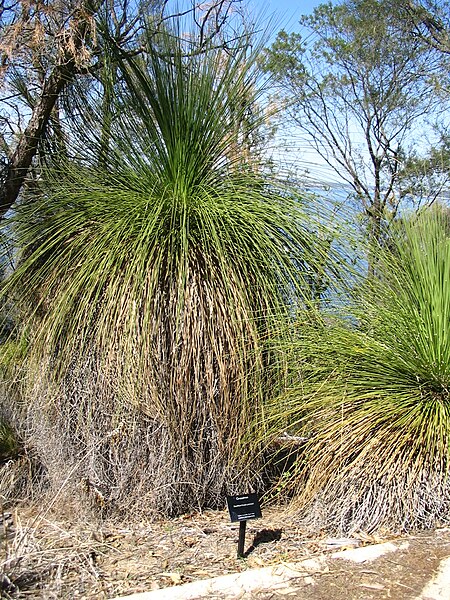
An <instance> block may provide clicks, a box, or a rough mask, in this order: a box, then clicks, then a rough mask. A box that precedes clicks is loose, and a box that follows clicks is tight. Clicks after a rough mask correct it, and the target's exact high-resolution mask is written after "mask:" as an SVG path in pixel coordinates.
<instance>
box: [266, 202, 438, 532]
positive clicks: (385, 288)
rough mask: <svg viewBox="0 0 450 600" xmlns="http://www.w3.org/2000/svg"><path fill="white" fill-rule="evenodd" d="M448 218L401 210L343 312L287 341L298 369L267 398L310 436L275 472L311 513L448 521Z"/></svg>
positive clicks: (354, 520) (382, 521)
mask: <svg viewBox="0 0 450 600" xmlns="http://www.w3.org/2000/svg"><path fill="white" fill-rule="evenodd" d="M448 223H449V221H448V212H447V211H446V210H443V209H435V210H431V209H430V210H429V212H424V213H422V214H421V215H420V216H418V217H411V218H409V219H407V220H404V221H402V222H401V223H400V224H399V225H398V227H397V228H396V229H395V230H394V231H393V233H392V239H391V242H390V246H389V248H388V249H386V248H385V249H380V250H379V256H380V272H379V277H378V278H376V279H375V278H374V279H372V280H371V281H370V283H369V284H367V285H363V286H362V288H360V289H359V290H358V295H357V297H356V299H355V301H354V303H353V305H352V306H351V307H350V311H349V313H348V312H347V315H346V318H342V319H339V318H337V319H335V320H332V321H327V323H324V324H323V325H322V326H321V327H318V326H317V324H316V326H315V328H314V329H312V328H310V327H308V326H307V325H304V326H303V327H302V328H299V334H298V339H297V342H296V344H295V346H294V348H292V347H291V348H290V356H291V357H293V359H294V360H295V361H296V364H297V373H299V374H300V376H299V377H298V380H297V383H295V384H292V386H291V388H290V389H289V390H288V392H287V393H286V394H285V395H283V396H282V398H280V399H278V401H277V402H276V403H275V404H274V411H273V415H274V416H273V419H274V420H273V423H275V424H276V425H275V427H274V430H275V431H279V430H280V428H281V427H283V428H285V427H286V426H290V427H291V431H294V432H298V433H299V434H300V435H303V436H304V437H305V438H307V441H306V442H305V443H304V446H303V448H302V452H301V454H300V458H299V459H298V460H297V463H296V465H295V466H294V467H293V468H292V469H291V471H290V472H289V473H288V474H284V478H283V480H282V482H280V483H283V485H284V486H286V487H287V488H290V490H291V491H293V492H294V494H295V497H296V501H297V502H298V503H299V506H301V507H302V510H303V511H304V514H305V515H308V518H310V519H313V520H314V521H315V523H316V525H317V524H318V523H319V524H320V525H322V526H324V525H325V526H327V527H329V528H331V529H333V530H335V531H340V532H346V533H348V532H352V531H357V530H359V529H365V530H369V531H372V530H377V529H380V528H386V527H387V528H391V529H394V530H400V529H401V530H405V529H410V528H417V527H419V528H420V527H429V526H434V525H436V524H438V523H441V522H448V507H449V501H450V482H449V476H448V473H449V466H450V465H449V462H450V460H449V459H450V455H449V452H450V447H449V444H450V403H449V383H450V342H449V339H450V332H449V326H450V282H449V271H448V268H449V267H448V265H449V264H450V262H449V261H450V237H449V226H448ZM347 309H348V307H346V310H347ZM349 314H350V318H349ZM290 360H291V359H290ZM280 407H281V408H280Z"/></svg>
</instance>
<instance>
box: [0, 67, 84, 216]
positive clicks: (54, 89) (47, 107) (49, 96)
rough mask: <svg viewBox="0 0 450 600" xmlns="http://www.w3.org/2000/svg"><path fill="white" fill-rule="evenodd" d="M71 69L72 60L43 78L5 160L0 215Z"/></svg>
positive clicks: (29, 160)
mask: <svg viewBox="0 0 450 600" xmlns="http://www.w3.org/2000/svg"><path fill="white" fill-rule="evenodd" d="M75 72H76V67H75V62H74V61H69V63H67V64H65V65H63V66H61V65H58V66H56V67H55V68H54V69H53V71H52V73H51V74H50V76H49V78H48V79H47V80H46V82H45V84H44V87H43V90H42V94H41V97H40V99H39V101H38V103H37V104H36V106H35V107H34V109H33V112H32V115H31V119H30V121H29V123H28V125H27V127H26V129H25V131H24V132H23V134H22V135H21V137H20V140H19V143H18V144H17V147H16V149H15V150H14V152H13V154H12V156H11V158H10V160H9V165H8V170H7V174H6V179H5V182H4V184H3V187H2V189H0V218H1V217H3V216H4V215H5V213H6V212H7V211H8V210H9V209H10V208H11V206H12V205H13V204H14V202H15V201H16V200H17V196H18V195H19V192H20V190H21V188H22V185H23V183H24V181H25V178H26V176H27V173H28V170H29V168H30V165H31V163H32V161H33V158H34V157H35V155H36V151H37V148H38V145H39V140H40V139H41V138H42V135H43V133H44V131H45V128H46V127H47V124H48V121H49V119H50V115H51V112H52V110H53V108H54V106H55V103H56V101H57V99H58V97H59V95H60V93H61V91H62V90H63V88H64V86H65V85H66V84H67V83H68V82H69V81H70V80H71V79H73V77H74V76H75Z"/></svg>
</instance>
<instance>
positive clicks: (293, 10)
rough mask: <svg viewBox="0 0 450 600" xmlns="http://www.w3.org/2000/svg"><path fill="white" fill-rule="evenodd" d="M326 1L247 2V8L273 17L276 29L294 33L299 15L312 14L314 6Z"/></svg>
mask: <svg viewBox="0 0 450 600" xmlns="http://www.w3.org/2000/svg"><path fill="white" fill-rule="evenodd" d="M327 1H328V0H249V7H250V8H251V7H254V8H255V11H256V12H258V11H260V10H262V11H264V14H267V15H274V16H275V20H276V24H277V29H282V28H283V29H286V30H287V31H294V30H295V29H297V26H298V20H299V18H300V15H306V14H309V13H312V11H313V10H314V8H315V7H316V6H319V4H323V3H324V2H327Z"/></svg>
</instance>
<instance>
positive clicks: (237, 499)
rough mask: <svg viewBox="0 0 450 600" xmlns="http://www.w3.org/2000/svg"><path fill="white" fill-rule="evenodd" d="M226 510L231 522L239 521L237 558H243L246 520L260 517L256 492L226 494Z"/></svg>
mask: <svg viewBox="0 0 450 600" xmlns="http://www.w3.org/2000/svg"><path fill="white" fill-rule="evenodd" d="M227 504H228V511H229V513H230V519H231V521H232V522H236V521H238V522H239V542H238V551H237V556H238V558H243V556H244V548H245V530H246V527H247V521H249V520H250V519H260V518H261V517H262V514H261V507H260V505H259V500H258V496H257V495H256V494H240V495H239V496H227Z"/></svg>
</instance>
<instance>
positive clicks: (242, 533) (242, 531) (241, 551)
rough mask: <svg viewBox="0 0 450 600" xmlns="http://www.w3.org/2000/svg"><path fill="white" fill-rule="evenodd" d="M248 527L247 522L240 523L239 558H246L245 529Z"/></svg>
mask: <svg viewBox="0 0 450 600" xmlns="http://www.w3.org/2000/svg"><path fill="white" fill-rule="evenodd" d="M246 527H247V521H240V523H239V543H238V551H237V557H238V558H244V546H245V528H246Z"/></svg>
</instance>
